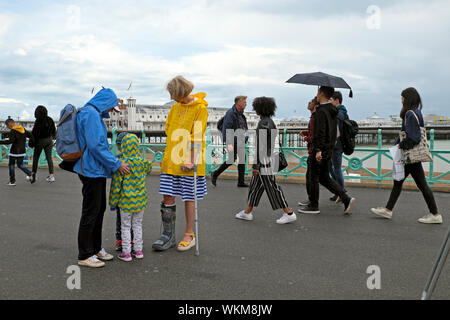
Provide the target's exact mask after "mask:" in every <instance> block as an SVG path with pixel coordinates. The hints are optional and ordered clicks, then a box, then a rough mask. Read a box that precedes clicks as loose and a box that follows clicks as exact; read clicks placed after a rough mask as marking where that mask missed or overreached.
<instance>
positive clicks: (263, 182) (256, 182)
mask: <svg viewBox="0 0 450 320" xmlns="http://www.w3.org/2000/svg"><path fill="white" fill-rule="evenodd" d="M264 191H266V193H267V196H268V197H269V201H270V205H271V206H272V209H273V210H277V209H283V208H287V207H288V204H287V202H286V198H285V197H284V194H283V190H281V187H280V186H279V185H278V183H277V182H276V180H275V176H274V175H262V174H261V173H259V174H257V175H255V176H253V177H252V181H251V182H250V188H249V191H248V205H249V206H252V207H257V206H258V204H259V201H260V200H261V197H262V195H263V193H264Z"/></svg>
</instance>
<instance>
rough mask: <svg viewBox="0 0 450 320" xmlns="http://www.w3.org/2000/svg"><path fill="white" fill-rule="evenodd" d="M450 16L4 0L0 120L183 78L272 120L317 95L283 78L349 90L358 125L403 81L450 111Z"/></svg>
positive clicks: (433, 5)
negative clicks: (272, 107)
mask: <svg viewBox="0 0 450 320" xmlns="http://www.w3.org/2000/svg"><path fill="white" fill-rule="evenodd" d="M449 16H450V1H447V0H434V1H433V0H430V1H427V0H423V1H418V0H407V1H401V0H398V1H385V0H380V1H375V0H370V1H365V0H354V1H316V0H305V1H300V0H298V1H296V0H279V1H273V0H189V1H183V0H165V1H156V0H151V1H150V0H108V1H105V0H104V1H98V0H86V1H84V0H83V1H81V0H80V1H78V0H72V1H53V0H35V1H31V0H15V1H6V0H0V119H5V118H6V117H7V116H8V115H10V116H12V117H15V118H17V117H18V116H21V117H24V118H26V117H32V115H33V113H34V108H35V107H36V106H37V105H38V104H43V105H45V106H47V107H48V108H49V110H50V113H51V115H52V116H54V117H55V118H56V117H57V115H58V113H59V110H60V109H61V108H62V107H64V105H65V104H67V103H72V104H75V105H76V106H82V105H83V104H84V103H85V102H86V101H87V100H89V98H90V97H91V90H92V88H93V87H96V88H97V90H98V88H100V87H101V86H105V87H110V88H113V89H114V90H115V91H116V93H117V94H118V96H120V97H122V98H127V97H129V96H130V94H131V92H129V91H127V89H128V86H129V84H130V82H131V81H132V82H133V92H132V93H133V95H134V96H135V97H136V98H137V101H138V103H149V104H150V103H155V104H162V103H165V102H167V101H168V100H169V98H168V94H167V92H166V91H165V85H166V83H167V82H168V80H170V79H171V78H172V77H173V76H176V75H178V74H182V75H184V76H186V77H187V78H189V79H191V80H192V81H193V82H194V84H195V86H196V88H195V90H196V91H204V92H206V93H207V94H208V96H207V100H208V101H209V103H210V106H214V107H229V106H231V105H232V102H233V98H234V96H236V95H241V94H245V95H248V96H249V98H250V101H249V102H251V100H252V99H253V98H254V97H257V96H261V95H265V96H272V97H275V99H276V101H277V104H278V107H279V109H278V112H277V117H278V118H282V117H291V116H295V115H297V116H307V112H306V110H305V109H306V104H307V101H308V100H309V99H310V98H311V97H313V96H314V95H315V93H316V91H317V88H316V87H313V86H302V85H296V84H286V83H285V82H286V80H288V79H289V78H290V77H291V76H292V75H294V74H296V73H303V72H314V71H322V72H326V73H330V74H333V75H338V76H342V77H343V78H344V79H345V80H346V81H347V82H348V83H349V84H350V85H351V86H352V88H353V92H354V98H353V99H349V98H348V90H344V91H343V93H344V97H345V98H344V99H345V100H344V104H345V105H346V106H347V107H348V109H349V110H350V112H351V116H352V117H353V118H355V119H363V118H365V117H366V116H369V115H372V114H373V113H374V112H377V113H378V114H379V115H381V116H388V115H391V114H398V113H399V109H400V107H401V106H400V92H401V91H402V90H403V89H405V88H407V87H410V86H414V87H416V88H417V89H418V90H419V92H420V93H421V95H422V99H423V102H424V112H425V113H437V114H442V115H446V116H450V106H449V102H448V101H447V100H448V98H447V97H446V96H445V95H446V93H447V92H448V90H447V86H448V84H449V83H450V81H449V80H450V60H449V51H450V43H449V40H448V39H449V36H450V19H449ZM249 105H250V104H249Z"/></svg>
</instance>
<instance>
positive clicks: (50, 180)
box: [45, 176, 56, 182]
mask: <svg viewBox="0 0 450 320" xmlns="http://www.w3.org/2000/svg"><path fill="white" fill-rule="evenodd" d="M45 180H47V182H55V181H56V180H55V176H48V177H47V179H45Z"/></svg>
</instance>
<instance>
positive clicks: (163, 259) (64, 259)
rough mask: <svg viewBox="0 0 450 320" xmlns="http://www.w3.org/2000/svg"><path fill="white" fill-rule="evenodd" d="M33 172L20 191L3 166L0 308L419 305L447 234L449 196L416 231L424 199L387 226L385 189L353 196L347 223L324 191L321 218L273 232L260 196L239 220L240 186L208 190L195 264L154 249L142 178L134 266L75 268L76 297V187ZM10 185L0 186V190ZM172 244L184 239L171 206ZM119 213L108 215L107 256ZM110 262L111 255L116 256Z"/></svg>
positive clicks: (446, 289)
mask: <svg viewBox="0 0 450 320" xmlns="http://www.w3.org/2000/svg"><path fill="white" fill-rule="evenodd" d="M45 171H46V170H45V169H40V171H39V172H38V179H39V180H38V181H37V183H36V184H34V185H31V184H29V183H27V182H26V181H25V177H24V175H23V174H22V173H21V172H18V171H16V175H17V180H18V182H17V186H16V187H8V186H6V185H5V183H6V182H7V180H8V171H7V168H5V167H1V168H0V180H1V181H2V184H1V185H0V203H1V205H0V252H1V257H0V299H182V300H185V299H188V300H190V299H194V300H195V299H218V300H229V299H244V300H245V299H258V300H259V299H270V300H272V299H419V298H420V296H421V292H422V289H423V288H424V285H425V283H426V281H427V278H428V275H429V273H430V271H431V268H432V265H433V263H434V261H435V258H436V255H437V253H438V250H439V247H440V245H441V242H442V240H443V237H444V235H445V233H446V230H447V228H448V226H449V221H450V217H449V214H450V212H449V210H448V208H449V206H450V196H449V194H445V193H436V194H435V197H436V200H437V203H438V206H439V208H440V211H441V213H442V214H443V216H444V224H443V225H422V224H419V223H417V222H416V220H417V218H419V217H421V216H423V215H424V214H426V213H427V210H426V205H425V202H424V200H423V198H422V195H421V194H420V193H419V192H415V191H404V192H403V193H402V196H401V198H400V201H399V203H398V205H397V208H396V209H397V210H396V211H395V212H394V218H393V219H392V220H384V219H382V218H378V217H376V216H374V215H372V214H371V213H370V212H369V209H370V208H371V207H373V206H381V205H384V204H385V203H386V201H387V198H388V196H389V190H381V189H380V190H378V189H366V188H350V189H349V192H350V193H351V195H353V196H354V197H356V198H357V203H356V205H355V208H354V210H353V213H352V214H351V215H349V216H344V215H343V208H342V206H339V205H335V204H332V203H331V202H330V201H329V200H328V198H329V196H330V195H329V193H328V192H327V191H325V190H322V200H321V211H322V213H321V214H320V215H318V216H309V215H300V214H299V215H298V218H299V219H298V220H297V222H295V223H293V224H289V225H277V224H276V223H275V220H276V219H277V218H278V217H279V216H280V215H281V213H280V212H272V210H271V208H270V205H269V202H268V200H267V198H266V197H265V196H264V197H263V201H262V203H261V205H260V207H259V208H258V209H257V210H256V213H255V220H254V221H252V222H247V221H241V220H237V219H235V218H234V215H235V214H236V213H237V212H238V211H240V210H241V209H243V208H244V207H245V204H246V195H247V191H246V190H245V189H244V190H243V189H238V188H237V187H236V182H235V181H231V180H219V181H218V187H217V188H214V187H212V186H211V184H210V181H208V196H207V197H206V199H205V200H203V201H201V202H200V203H199V214H200V234H199V240H200V256H199V257H196V256H194V252H193V250H192V251H189V252H185V253H180V252H177V251H176V250H175V249H171V250H169V251H167V252H163V253H157V252H153V251H152V250H151V244H152V242H153V241H154V240H155V239H156V238H157V237H158V236H159V230H160V214H159V203H160V200H161V197H160V196H159V195H158V188H159V177H158V176H151V177H149V178H148V179H147V187H148V190H149V195H150V206H149V208H148V209H147V211H146V215H145V217H144V242H145V243H144V254H145V258H144V259H143V260H141V261H133V262H131V263H125V262H122V261H119V260H118V259H117V258H115V259H114V260H113V261H112V262H109V263H107V265H106V267H105V268H102V269H86V268H82V269H81V290H69V289H68V288H67V285H66V281H67V279H68V277H69V276H70V275H69V274H67V273H66V270H67V268H68V267H69V266H70V265H76V263H77V230H78V223H79V218H80V215H81V213H80V212H81V183H80V182H79V180H78V177H77V176H76V175H73V174H70V173H66V172H62V171H57V172H56V183H53V184H49V183H47V182H45V177H46V172H45ZM4 182H5V183H4ZM282 187H283V190H284V192H285V194H286V197H287V199H288V202H289V204H290V205H291V206H292V207H293V208H295V209H297V202H298V201H299V200H303V199H304V198H305V186H304V185H295V184H283V185H282ZM177 221H178V223H177V239H178V240H180V238H181V236H182V234H183V232H184V221H185V219H184V210H183V207H182V203H181V202H178V219H177ZM114 230H115V214H112V213H110V211H109V208H108V211H107V212H106V213H105V221H104V229H103V239H104V247H105V248H106V249H107V250H108V251H109V252H113V251H114V242H115V239H114ZM114 254H115V255H116V253H115V252H114ZM371 265H377V266H379V267H380V269H381V289H380V290H369V289H368V288H367V279H368V277H369V276H370V275H369V274H367V273H366V270H367V268H368V267H369V266H371ZM433 298H435V299H450V261H447V264H446V265H445V267H444V269H443V271H442V275H441V278H440V280H439V283H438V285H437V287H436V291H435V294H434V296H433Z"/></svg>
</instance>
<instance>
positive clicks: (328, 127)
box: [299, 87, 355, 214]
mask: <svg viewBox="0 0 450 320" xmlns="http://www.w3.org/2000/svg"><path fill="white" fill-rule="evenodd" d="M333 93H334V89H333V88H331V87H320V88H319V91H318V93H317V100H318V101H319V103H320V105H319V106H317V108H316V112H315V114H314V130H313V131H314V132H313V140H312V155H313V158H312V159H313V161H311V163H310V165H312V168H311V176H310V178H311V181H310V183H311V186H310V192H311V195H310V203H309V204H308V205H307V206H304V207H302V208H300V209H299V212H301V213H310V214H318V213H320V211H319V183H320V184H321V185H323V186H324V187H325V188H327V189H328V190H329V191H331V192H332V193H333V194H337V195H338V196H339V197H340V198H341V199H342V202H343V203H344V207H345V208H344V213H345V214H347V213H349V212H350V210H351V209H352V207H353V204H354V202H355V199H354V198H350V197H349V196H348V195H347V194H346V193H345V192H344V190H343V189H342V188H341V187H340V186H339V185H338V184H337V182H336V181H334V180H333V179H331V178H330V162H331V156H332V154H333V149H334V146H335V144H336V136H337V119H336V117H337V114H338V111H337V110H336V108H335V107H334V106H333V105H332V104H331V103H330V102H329V100H330V98H331V97H332V95H333ZM314 160H315V161H314Z"/></svg>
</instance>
